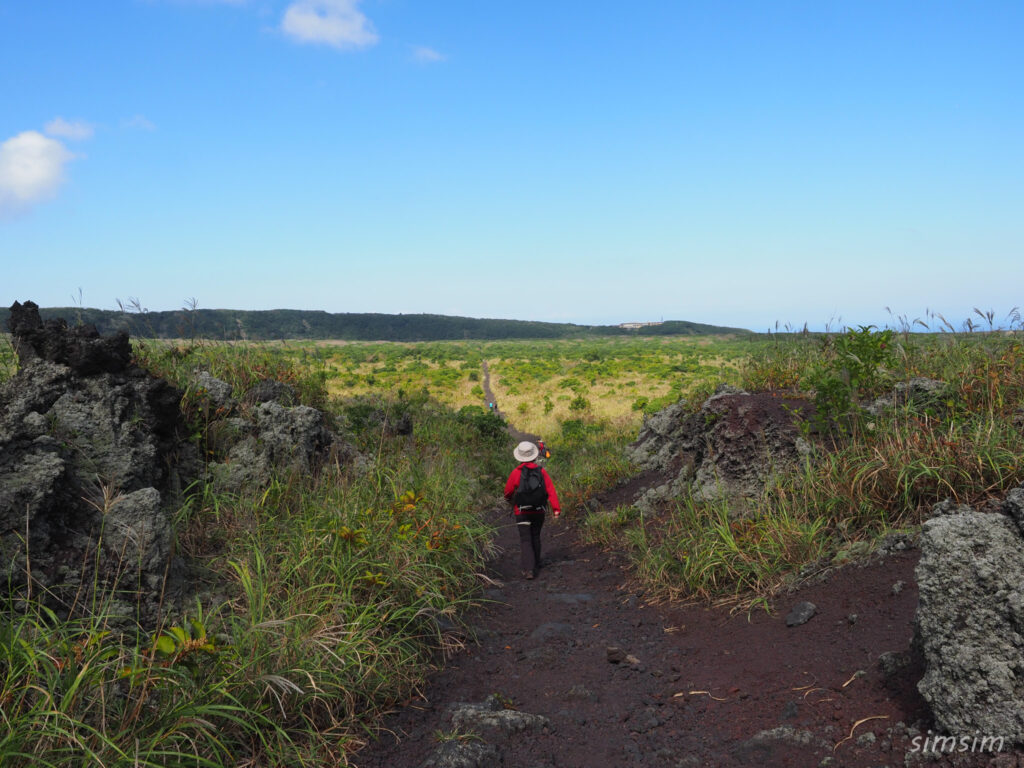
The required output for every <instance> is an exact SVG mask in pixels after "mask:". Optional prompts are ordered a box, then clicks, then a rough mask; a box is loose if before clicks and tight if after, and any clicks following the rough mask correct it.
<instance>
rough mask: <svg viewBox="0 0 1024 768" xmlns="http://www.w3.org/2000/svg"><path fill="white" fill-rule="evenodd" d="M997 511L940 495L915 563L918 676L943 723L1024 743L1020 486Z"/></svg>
mask: <svg viewBox="0 0 1024 768" xmlns="http://www.w3.org/2000/svg"><path fill="white" fill-rule="evenodd" d="M1002 511H1003V514H1000V513H999V512H988V513H985V512H979V511H977V510H975V509H972V508H971V507H967V506H956V505H954V504H951V503H948V502H946V503H943V504H939V505H937V506H936V508H935V510H934V512H935V516H934V517H932V518H931V519H930V520H928V521H927V522H925V524H924V526H923V529H922V533H921V545H920V546H921V560H920V562H919V563H918V566H917V582H918V589H919V592H920V603H919V607H918V611H917V634H916V638H915V643H916V645H917V646H919V647H920V649H921V651H922V653H923V656H924V663H925V670H926V671H925V674H924V676H923V678H922V679H921V681H920V683H919V684H918V689H919V690H920V692H921V694H922V696H923V697H924V698H925V700H926V701H927V702H928V704H929V706H930V707H931V709H932V712H933V714H934V716H935V721H936V724H937V725H938V726H939V728H941V729H943V730H944V731H946V732H948V733H950V734H968V733H969V734H974V733H981V734H988V735H991V736H1001V737H1003V738H1004V739H1006V740H1007V742H1016V743H1018V744H1020V743H1024V636H1022V635H1024V579H1022V574H1024V536H1022V529H1021V527H1020V524H1019V520H1020V515H1021V512H1022V511H1024V487H1022V488H1018V489H1015V490H1014V491H1011V492H1010V494H1009V495H1008V496H1007V499H1006V501H1005V502H1004V504H1003V509H1002Z"/></svg>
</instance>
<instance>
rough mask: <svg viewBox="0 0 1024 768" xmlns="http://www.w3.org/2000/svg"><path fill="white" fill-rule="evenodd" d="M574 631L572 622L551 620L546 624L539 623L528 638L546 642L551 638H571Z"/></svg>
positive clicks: (532, 640)
mask: <svg viewBox="0 0 1024 768" xmlns="http://www.w3.org/2000/svg"><path fill="white" fill-rule="evenodd" d="M575 632H576V630H575V628H574V627H573V626H572V624H566V623H565V622H561V621H551V622H548V623H547V624H541V625H540V626H539V627H537V628H536V629H535V630H533V632H531V633H530V637H529V638H528V639H529V640H530V641H531V642H534V643H547V642H550V641H552V640H567V639H571V638H572V637H573V636H574V635H575Z"/></svg>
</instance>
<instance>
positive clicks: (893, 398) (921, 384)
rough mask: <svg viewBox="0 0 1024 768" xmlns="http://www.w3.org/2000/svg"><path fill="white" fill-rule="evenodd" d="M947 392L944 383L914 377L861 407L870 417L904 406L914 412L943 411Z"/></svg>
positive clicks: (947, 387)
mask: <svg viewBox="0 0 1024 768" xmlns="http://www.w3.org/2000/svg"><path fill="white" fill-rule="evenodd" d="M949 390H950V388H949V385H948V384H946V382H944V381H939V380H937V379H928V378H925V377H923V376H916V377H914V378H912V379H910V380H909V381H901V382H898V383H897V384H896V385H895V386H894V387H893V388H892V390H891V391H890V392H888V393H887V394H885V395H883V396H882V397H879V398H876V399H875V400H872V401H871V402H869V403H865V404H864V405H863V406H862V407H863V408H864V411H865V412H866V413H868V414H870V415H871V416H880V415H882V414H883V413H884V412H885V411H887V410H891V409H893V408H897V407H901V406H905V405H909V406H910V407H911V408H913V409H915V410H923V409H925V408H936V409H940V410H945V409H946V407H947V406H946V405H945V401H946V399H947V396H948V394H949Z"/></svg>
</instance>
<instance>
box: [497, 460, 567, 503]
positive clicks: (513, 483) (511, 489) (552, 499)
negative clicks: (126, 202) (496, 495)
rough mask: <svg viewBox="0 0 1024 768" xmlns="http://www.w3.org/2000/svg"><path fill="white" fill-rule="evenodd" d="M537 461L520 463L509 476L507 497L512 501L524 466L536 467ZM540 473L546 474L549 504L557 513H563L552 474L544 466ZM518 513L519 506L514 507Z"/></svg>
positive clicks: (545, 482)
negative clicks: (552, 480)
mask: <svg viewBox="0 0 1024 768" xmlns="http://www.w3.org/2000/svg"><path fill="white" fill-rule="evenodd" d="M536 466H538V465H537V464H536V463H534V462H532V461H528V462H526V463H525V464H520V465H519V466H518V467H516V468H515V469H513V470H512V474H511V475H509V476H508V481H507V482H506V483H505V498H506V499H508V500H509V501H512V496H513V495H514V494H515V492H516V488H518V487H519V475H520V474H522V468H523V467H536ZM540 473H541V474H542V475H543V476H544V487H545V488H547V490H548V504H550V505H551V509H552V511H553V512H554V513H555V514H556V515H560V514H561V513H562V505H561V504H559V503H558V493H556V492H555V484H554V483H552V482H551V475H549V474H548V471H547V470H546V469H544V467H541V468H540ZM513 509H515V512H516V514H517V515H518V514H521V513H520V512H519V507H513Z"/></svg>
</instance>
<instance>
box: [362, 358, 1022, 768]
mask: <svg viewBox="0 0 1024 768" xmlns="http://www.w3.org/2000/svg"><path fill="white" fill-rule="evenodd" d="M484 390H485V392H487V397H488V399H489V401H491V402H494V400H493V393H491V392H490V386H489V380H488V377H487V372H486V369H485V387H484ZM510 431H511V430H510ZM515 434H516V436H517V439H519V437H520V436H523V437H525V438H527V439H528V438H529V436H526V435H523V433H518V432H517V433H515ZM555 482H556V483H557V482H558V478H557V477H556V478H555ZM642 483H643V479H642V478H636V479H635V480H634V481H632V482H631V484H628V485H626V486H624V487H622V488H619V489H617V490H616V491H615V492H614V493H612V494H609V496H608V497H606V498H605V499H603V500H601V499H599V500H598V501H599V503H603V505H604V506H606V507H608V508H614V507H615V505H616V504H618V503H622V502H623V501H624V500H627V499H631V498H633V497H634V495H635V493H636V492H637V491H638V490H639V489H640V487H641V485H642ZM572 512H573V510H568V511H567V513H566V514H564V515H563V517H562V519H561V520H557V521H556V520H553V519H550V518H549V520H548V522H547V523H546V524H545V529H544V536H543V540H544V547H545V551H544V557H543V568H542V570H541V572H540V576H539V577H538V578H537V579H536V580H532V581H525V580H522V579H521V578H520V577H519V575H518V574H519V568H518V536H517V534H516V531H515V530H514V525H513V523H512V521H511V519H510V518H509V516H508V513H507V509H506V508H505V507H504V506H502V507H500V508H499V507H496V508H495V509H493V510H491V511H490V512H489V513H488V514H489V515H491V517H492V521H493V522H495V523H496V524H497V525H498V533H497V541H496V543H497V545H498V551H499V555H498V556H497V557H496V559H495V560H494V561H493V562H492V563H491V564H490V570H489V573H488V578H490V579H493V581H494V583H493V585H492V586H491V588H490V589H488V590H487V591H486V592H485V595H484V596H485V599H486V602H485V603H484V604H483V605H482V606H481V607H480V608H479V610H478V611H477V612H476V614H475V615H474V616H473V617H471V620H472V621H473V622H474V630H475V632H474V634H475V637H473V638H471V639H469V640H468V642H467V644H466V646H465V648H464V649H463V650H461V651H458V652H456V653H455V654H454V655H453V656H452V658H451V659H449V661H448V663H447V665H446V667H445V668H444V669H443V670H442V671H440V672H438V673H437V674H435V675H434V677H433V678H432V679H431V680H430V681H429V684H428V685H427V686H426V688H425V689H424V691H423V695H422V697H420V698H418V699H417V700H414V701H413V702H411V703H409V704H408V705H407V706H405V707H404V708H402V709H401V710H399V711H397V712H396V713H394V714H393V715H392V716H391V717H390V718H389V719H387V721H386V722H385V724H384V725H385V728H386V729H387V730H386V732H385V733H384V734H383V735H382V736H381V738H380V740H379V741H378V742H377V743H375V744H372V745H371V746H369V747H368V748H366V749H365V750H363V751H362V752H360V753H358V754H356V755H354V756H353V763H354V765H356V766H359V768H395V766H399V767H402V768H405V767H409V768H419V767H420V766H424V767H429V766H434V767H435V768H436V767H439V766H460V767H461V768H474V767H476V766H479V767H480V768H483V767H484V766H486V767H487V768H495V767H497V766H504V768H595V766H597V767H599V766H612V765H616V766H617V765H634V766H705V765H711V766H745V765H760V766H817V765H835V766H851V767H854V768H856V767H858V766H878V765H904V760H905V757H906V756H907V755H908V754H909V756H910V757H911V758H913V756H914V755H915V753H914V752H913V751H912V746H913V741H912V740H913V738H914V737H915V736H916V737H918V743H920V741H921V737H922V736H924V735H925V734H926V733H927V732H926V731H925V730H918V729H927V727H928V724H927V719H926V718H927V715H926V711H925V709H924V706H923V702H922V701H921V699H920V697H919V695H918V693H917V690H916V687H915V685H916V681H917V679H918V678H919V677H920V669H917V668H915V667H914V665H913V664H909V665H908V664H906V663H904V662H903V659H904V656H905V652H906V651H907V650H908V648H909V643H910V638H911V635H912V620H913V616H914V609H915V606H916V603H917V589H916V586H915V584H914V566H915V564H916V562H917V559H918V555H917V552H916V551H915V550H909V551H902V552H895V553H893V554H890V555H887V556H885V557H881V558H879V559H877V560H875V561H873V562H872V563H870V564H867V565H863V566H847V567H845V568H842V569H840V570H837V571H834V572H833V573H831V574H830V577H829V578H828V579H827V580H825V581H819V582H818V583H815V584H813V585H810V586H807V587H805V588H803V589H802V590H800V591H799V592H798V593H795V594H791V595H786V596H784V597H781V598H780V599H779V600H778V601H777V602H776V606H775V608H776V611H775V612H773V613H772V614H768V613H766V612H764V611H761V612H755V613H751V614H749V615H748V614H746V613H743V612H739V613H731V612H730V611H729V610H728V609H726V608H706V607H701V606H694V605H691V606H679V605H653V604H651V603H650V602H648V600H647V599H646V598H645V595H644V593H643V592H642V591H641V589H640V587H639V586H638V585H637V584H635V583H633V582H632V581H631V580H630V579H629V577H628V573H627V570H626V561H625V558H624V557H623V556H622V555H621V554H619V553H617V552H612V551H602V550H600V549H598V548H596V547H594V546H592V545H588V544H586V543H585V542H583V541H582V540H581V539H580V537H579V535H578V532H577V523H578V519H574V518H573V515H572ZM801 601H808V602H812V603H814V604H815V605H816V606H817V614H816V615H815V616H814V617H813V618H812V619H811V620H810V621H808V622H807V623H805V624H803V625H801V626H794V627H790V626H787V624H786V621H785V619H784V617H785V616H786V614H787V613H788V612H789V610H790V609H791V608H792V607H793V605H795V604H796V603H798V602H801ZM883 654H890V655H887V656H883ZM901 654H902V655H901ZM880 657H882V658H883V661H882V662H881V663H880V660H879V659H880ZM915 724H916V725H915ZM916 754H917V755H918V756H920V753H919V752H918V753H916ZM826 759H830V760H831V761H832V762H827V761H826ZM949 759H951V758H942V759H941V760H939V761H938V762H937V763H931V764H939V765H953V764H956V765H961V766H964V765H968V766H969V765H988V764H989V761H990V760H991V756H989V755H985V756H978V755H973V756H967V757H966V758H965V757H964V756H962V755H960V756H958V759H959V760H960V762H956V763H953V762H944V761H946V760H949ZM965 760H966V762H965ZM972 760H974V762H971V761H972ZM823 761H826V762H823ZM1013 764H1014V765H1016V762H1014V763H1013Z"/></svg>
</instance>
